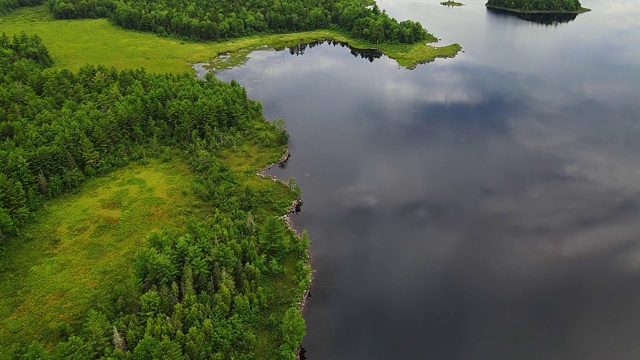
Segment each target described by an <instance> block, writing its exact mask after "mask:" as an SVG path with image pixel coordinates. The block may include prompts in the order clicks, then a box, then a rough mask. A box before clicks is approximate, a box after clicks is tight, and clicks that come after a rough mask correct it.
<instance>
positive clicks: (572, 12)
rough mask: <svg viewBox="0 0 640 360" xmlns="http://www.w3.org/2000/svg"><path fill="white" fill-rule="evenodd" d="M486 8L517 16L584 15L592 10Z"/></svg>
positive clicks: (488, 6)
mask: <svg viewBox="0 0 640 360" xmlns="http://www.w3.org/2000/svg"><path fill="white" fill-rule="evenodd" d="M485 6H486V7H487V8H488V9H493V10H501V11H507V12H512V13H517V14H532V15H536V14H539V15H544V14H558V15H562V14H567V15H568V14H572V15H573V14H583V13H586V12H590V11H591V9H589V8H582V9H580V10H576V11H554V10H531V11H530V10H520V9H514V8H506V7H502V6H493V5H487V4H485Z"/></svg>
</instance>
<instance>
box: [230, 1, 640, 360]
mask: <svg viewBox="0 0 640 360" xmlns="http://www.w3.org/2000/svg"><path fill="white" fill-rule="evenodd" d="M380 4H381V6H382V7H383V8H386V9H387V10H388V12H389V13H390V14H391V15H393V16H398V17H400V18H407V17H409V16H411V18H412V19H415V20H419V21H421V22H422V23H423V24H425V25H427V27H428V28H429V29H430V30H431V31H433V32H434V33H436V35H438V36H441V37H442V36H446V40H447V41H456V42H459V43H461V44H462V45H463V47H464V48H465V53H464V54H461V55H460V56H459V57H457V58H455V59H447V60H437V61H436V62H435V63H431V64H428V65H422V66H419V67H418V68H417V69H416V70H413V71H409V70H405V69H399V68H398V66H397V64H396V63H395V62H394V61H393V60H390V59H388V58H386V57H382V58H380V59H376V60H375V61H373V62H372V63H370V62H369V61H367V60H363V59H361V58H355V57H353V56H352V55H351V54H350V53H349V50H347V49H343V48H341V47H339V46H337V47H336V46H331V45H322V46H317V47H314V48H310V49H306V50H305V55H304V56H291V55H290V54H289V53H288V52H275V51H260V52H255V53H253V54H252V55H251V59H250V60H249V61H248V62H247V64H246V65H244V66H243V67H241V68H237V69H232V70H228V71H224V72H222V73H220V74H219V77H220V78H222V79H225V80H230V79H233V78H235V79H237V80H238V81H239V82H240V83H241V84H242V85H244V86H245V87H247V88H248V90H249V94H250V96H251V97H252V98H254V99H257V100H260V101H262V103H263V105H264V110H265V114H266V116H267V117H268V118H284V119H285V121H286V122H287V124H288V129H289V131H290V133H291V139H292V140H291V150H292V153H293V157H292V158H291V160H290V162H289V164H288V166H287V167H286V168H285V169H284V170H274V173H275V174H276V175H277V176H280V177H282V178H288V177H289V176H294V177H295V178H296V180H297V182H298V183H299V184H300V185H301V187H302V189H303V196H304V200H305V206H304V210H303V212H302V213H301V214H300V215H299V216H298V217H297V218H296V224H298V225H299V226H300V227H301V228H306V229H308V230H309V232H310V234H311V236H312V256H313V267H314V269H315V270H316V271H317V273H316V281H315V283H314V288H313V291H312V294H313V297H312V299H311V301H310V302H309V305H308V308H307V310H306V313H305V317H306V319H307V323H308V335H307V337H306V338H305V342H304V345H305V347H306V349H307V356H308V358H309V359H365V358H367V359H389V358H410V357H413V358H420V359H424V358H431V359H563V360H565V359H630V358H637V357H638V356H640V341H639V339H640V287H639V286H638V283H639V281H640V236H639V235H640V221H638V219H639V218H640V157H638V154H639V153H640V148H639V147H640V141H639V140H640V128H639V127H638V124H639V123H638V120H640V119H639V114H640V103H639V102H638V90H640V85H639V84H640V53H639V52H638V49H637V47H636V46H634V42H633V41H631V39H632V38H634V37H637V36H638V31H639V30H638V29H640V24H639V23H638V21H637V20H636V19H637V17H632V16H629V15H628V14H629V13H636V14H637V13H639V12H640V6H639V5H638V4H629V3H628V2H622V1H614V2H605V1H604V0H601V1H595V0H594V1H592V2H590V3H587V1H584V2H583V5H585V6H588V7H590V8H592V9H593V10H594V11H593V12H592V13H588V14H583V15H580V16H578V17H577V19H576V20H575V21H573V22H571V23H569V24H561V25H557V26H545V25H540V24H533V23H529V22H526V21H523V20H520V19H517V18H513V17H503V16H500V17H496V16H494V15H491V14H488V13H487V12H486V10H485V9H484V6H483V4H481V3H480V2H478V3H475V2H470V3H469V4H467V6H465V7H463V8H462V9H448V8H444V7H442V6H440V5H439V4H437V2H436V3H434V4H431V3H430V2H403V1H400V2H398V1H394V2H392V1H382V2H380ZM457 10H460V11H457Z"/></svg>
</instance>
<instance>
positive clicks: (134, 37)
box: [0, 6, 460, 73]
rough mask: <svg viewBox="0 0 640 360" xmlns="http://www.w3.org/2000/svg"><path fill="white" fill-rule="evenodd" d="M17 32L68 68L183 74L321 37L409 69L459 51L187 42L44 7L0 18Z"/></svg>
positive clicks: (296, 36)
mask: <svg viewBox="0 0 640 360" xmlns="http://www.w3.org/2000/svg"><path fill="white" fill-rule="evenodd" d="M21 31H25V32H27V33H35V34H38V36H40V37H41V38H42V40H43V42H44V44H45V45H46V46H47V48H48V49H49V52H50V53H51V55H52V57H53V59H54V61H55V66H56V67H58V68H66V69H70V70H74V71H75V70H77V69H79V68H80V67H81V66H82V65H85V64H87V63H88V64H104V65H107V66H115V67H116V68H118V69H126V68H128V69H133V68H140V67H143V68H145V69H147V70H149V71H155V72H174V73H175V72H183V71H188V70H190V69H191V63H197V62H206V61H208V60H210V59H212V58H214V57H216V56H218V55H219V54H223V53H227V52H237V51H239V50H241V49H258V48H264V47H265V46H268V47H274V48H282V47H286V46H293V45H296V44H300V43H310V42H314V41H318V40H327V39H332V40H336V41H340V42H345V43H349V45H351V46H352V47H354V48H359V49H369V48H380V49H381V50H382V51H383V52H384V53H385V54H386V55H388V56H389V57H391V58H394V59H396V60H397V61H398V63H399V64H400V65H402V66H405V67H409V68H411V67H414V66H415V65H417V64H418V63H422V62H428V61H432V60H434V59H435V58H437V57H452V56H455V54H457V52H458V51H459V50H460V46H459V45H457V44H453V45H449V46H444V47H435V46H430V45H425V44H416V45H393V44H385V45H380V46H378V45H375V44H370V43H367V42H364V41H359V40H353V39H351V38H350V37H348V36H347V35H344V34H341V33H338V32H334V31H328V30H319V31H307V32H300V33H292V34H282V35H261V36H250V37H245V38H241V39H237V40H229V41H224V42H190V41H186V40H181V39H174V38H165V37H160V36H157V35H155V34H150V33H144V32H138V31H132V30H124V29H121V28H119V27H117V26H113V25H111V24H110V23H109V22H108V21H107V20H106V19H83V20H54V19H53V17H52V15H51V14H50V13H49V11H48V9H47V8H46V7H45V6H38V7H33V8H21V9H19V10H16V11H14V12H12V13H11V14H9V15H5V16H2V17H0V32H5V33H7V34H15V33H20V32H21Z"/></svg>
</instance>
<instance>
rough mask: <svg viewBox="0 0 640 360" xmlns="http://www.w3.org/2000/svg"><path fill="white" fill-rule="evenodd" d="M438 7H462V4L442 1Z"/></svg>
mask: <svg viewBox="0 0 640 360" xmlns="http://www.w3.org/2000/svg"><path fill="white" fill-rule="evenodd" d="M440 5H444V6H462V5H464V4H463V3H459V2H455V1H443V2H441V3H440Z"/></svg>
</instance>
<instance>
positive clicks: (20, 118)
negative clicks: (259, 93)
mask: <svg viewBox="0 0 640 360" xmlns="http://www.w3.org/2000/svg"><path fill="white" fill-rule="evenodd" d="M51 64H52V61H51V58H50V56H49V53H48V51H47V49H46V48H45V47H44V46H43V45H42V44H41V41H40V39H39V38H38V37H36V36H28V35H25V34H24V33H23V34H22V35H20V36H13V37H8V36H6V35H4V34H3V35H2V36H0V94H1V96H0V238H4V240H3V241H20V237H19V232H20V229H21V228H22V226H23V225H24V224H25V223H26V222H29V221H33V219H34V212H36V211H37V210H38V209H40V208H42V207H43V204H45V202H46V201H48V199H51V198H53V197H57V196H59V195H60V194H63V193H66V192H69V191H73V189H77V188H79V187H80V186H81V185H82V184H83V183H84V181H85V180H86V179H87V178H90V177H93V176H97V175H100V174H104V173H108V172H109V171H111V170H112V169H114V168H117V167H121V166H124V165H126V164H128V163H130V162H133V161H137V160H140V159H144V158H145V157H146V156H150V155H153V154H162V149H165V148H170V149H177V150H176V151H181V152H183V153H186V154H187V156H186V158H188V159H191V160H190V162H191V166H192V168H193V170H194V172H195V174H196V175H195V176H196V178H195V182H194V184H193V189H194V192H195V193H196V194H197V196H199V197H200V198H201V199H202V200H203V201H206V202H207V203H209V204H214V205H213V206H214V208H213V209H212V212H211V213H210V214H209V216H207V217H206V218H194V219H192V220H191V221H190V223H189V226H188V229H186V230H183V231H180V232H178V231H176V230H165V231H162V232H157V233H152V234H150V235H149V236H148V239H147V241H146V243H145V246H144V248H143V249H142V250H141V251H140V252H139V254H138V255H137V258H136V260H135V263H134V264H133V271H130V270H127V269H123V271H124V272H127V271H130V273H131V279H130V281H125V282H123V283H121V284H120V285H118V286H115V287H114V288H113V289H111V292H110V294H108V295H109V296H110V297H111V299H110V301H107V302H106V303H105V304H102V305H101V306H96V307H94V308H93V309H94V310H92V311H91V312H90V313H88V314H86V318H85V320H84V321H83V322H81V323H79V324H78V323H76V322H71V323H65V322H63V323H60V324H58V325H57V326H56V327H55V329H41V331H42V332H47V331H48V332H49V333H48V335H46V336H45V337H46V338H47V341H45V342H44V343H43V342H40V341H38V339H29V338H21V339H16V340H15V341H12V342H11V343H10V344H5V343H4V342H5V341H6V339H2V341H0V343H3V346H2V348H1V349H0V354H2V355H1V356H0V357H2V358H8V359H11V358H26V359H98V358H100V359H160V358H162V359H176V360H177V359H295V358H296V352H297V348H298V345H299V344H300V342H301V341H302V337H303V336H304V333H305V325H304V320H303V318H302V316H301V315H300V311H299V301H300V299H301V298H302V294H303V293H304V291H305V290H306V289H307V288H308V286H309V283H310V269H309V266H308V265H307V264H306V261H307V248H308V245H309V239H308V238H307V237H306V235H303V236H302V237H298V236H295V234H294V233H293V231H291V230H290V229H289V228H287V227H286V225H285V224H284V223H283V221H281V220H280V219H279V218H278V217H279V215H281V214H283V213H285V212H286V211H287V210H286V209H287V208H288V207H289V206H290V204H291V202H292V200H293V199H294V198H295V197H296V196H298V194H299V190H298V189H297V188H296V187H295V186H293V187H287V186H285V185H284V184H281V186H282V187H283V188H284V189H285V190H283V193H282V194H280V193H274V192H273V191H271V190H270V192H267V193H265V192H263V190H261V189H256V188H254V187H252V186H251V185H246V186H244V187H243V186H238V183H237V181H236V176H237V175H236V173H235V172H234V171H231V170H230V169H228V168H226V167H225V166H224V165H223V164H222V163H221V161H220V160H219V158H220V156H221V155H220V154H221V152H223V151H225V149H226V150H230V149H233V147H234V146H238V144H243V143H247V142H250V143H251V144H254V145H252V146H255V147H257V148H260V149H267V150H269V149H271V150H273V151H270V152H272V153H274V154H276V155H275V158H276V159H277V157H278V156H279V155H277V154H281V153H282V152H283V151H284V149H285V147H286V144H287V142H288V135H287V133H286V132H285V131H284V130H283V129H282V128H281V127H278V126H276V125H273V124H271V123H269V122H267V121H265V120H264V118H263V115H262V107H261V105H260V103H257V102H254V101H251V100H249V99H248V98H247V94H246V91H245V89H244V88H242V87H241V86H240V85H238V84H237V83H236V82H231V83H225V82H222V81H219V80H216V79H215V78H214V77H213V76H208V77H207V78H206V79H205V80H198V79H196V78H194V77H193V76H192V75H191V74H188V73H184V74H181V75H171V74H150V73H147V72H145V71H144V70H125V71H117V70H115V69H113V68H105V67H101V66H98V67H96V66H85V67H83V68H82V69H80V70H79V71H78V72H77V73H74V72H70V71H68V70H54V69H51V68H50V65H51ZM267 150H263V151H267ZM253 174H255V170H253ZM286 189H288V190H286ZM278 194H280V195H278ZM4 256H6V254H5V255H4ZM53 275H55V274H52V276H53ZM3 276H9V275H8V274H3ZM10 276H14V275H10ZM105 276H109V275H108V274H106V275H105ZM23 326H25V327H27V326H30V324H24V325H23ZM52 331H53V332H52Z"/></svg>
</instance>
